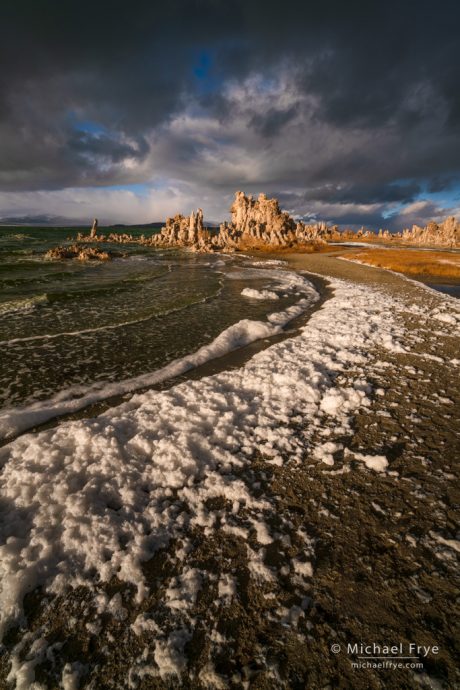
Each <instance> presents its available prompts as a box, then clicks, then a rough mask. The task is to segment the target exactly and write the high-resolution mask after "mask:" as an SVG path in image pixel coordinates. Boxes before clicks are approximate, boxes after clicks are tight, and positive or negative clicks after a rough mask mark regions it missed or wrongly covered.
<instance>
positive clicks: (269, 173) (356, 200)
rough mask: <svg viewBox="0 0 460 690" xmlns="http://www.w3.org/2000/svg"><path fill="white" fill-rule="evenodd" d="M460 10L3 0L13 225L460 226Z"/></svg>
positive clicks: (2, 70)
mask: <svg viewBox="0 0 460 690" xmlns="http://www.w3.org/2000/svg"><path fill="white" fill-rule="evenodd" d="M458 26H460V5H459V4H458V2H454V1H450V0H438V2H436V3H434V2H432V0H430V1H429V2H428V1H427V0H418V1H417V2H412V1H411V0H405V1H404V2H401V1H400V0H398V2H396V1H395V0H389V1H387V2H381V1H378V0H376V1H370V0H366V1H365V2H364V1H361V0H359V1H358V0H357V1H355V2H354V1H352V0H349V1H348V2H344V0H329V2H327V3H326V2H318V0H316V1H315V2H310V1H309V0H302V1H297V0H287V1H286V2H284V3H280V2H279V0H277V1H276V2H273V1H272V0H263V1H262V0H231V1H229V0H226V1H225V2H224V1H221V0H193V1H192V0H168V1H167V2H162V3H159V2H155V1H154V0H137V1H136V2H134V3H129V2H126V0H123V1H121V0H110V2H107V0H98V1H97V2H95V1H94V0H91V2H89V1H88V0H78V2H76V1H73V0H61V2H58V1H57V0H40V2H37V0H2V3H1V5H0V219H7V218H8V219H12V220H17V221H19V220H23V221H24V222H27V221H30V220H33V219H36V220H37V219H39V220H40V222H44V221H46V220H50V221H51V222H58V221H63V220H64V219H68V220H71V221H76V222H88V223H90V221H91V219H92V218H93V217H94V216H97V217H98V218H99V221H100V223H101V224H109V223H127V224H129V223H132V224H135V223H146V222H151V221H161V220H164V219H165V218H166V217H167V216H170V215H174V214H175V213H178V212H182V213H190V211H191V209H192V208H197V207H201V208H203V209H204V212H205V220H208V221H216V222H218V221H221V220H224V219H226V218H228V211H229V207H230V204H231V200H232V198H233V195H234V193H235V191H237V190H243V191H245V192H246V193H251V194H259V193H260V192H264V193H266V194H267V195H269V196H275V197H277V198H278V199H279V200H280V203H281V205H282V207H283V208H284V209H285V210H288V211H289V212H291V213H292V214H293V215H294V216H296V217H299V218H302V219H305V220H309V219H313V220H315V219H318V220H326V221H328V222H333V223H338V224H340V225H341V226H342V227H346V226H351V227H360V226H362V225H364V226H366V227H372V228H375V229H378V228H389V229H391V230H400V229H402V228H405V227H411V226H412V224H413V223H417V224H421V225H423V224H425V223H426V222H427V221H428V220H431V219H435V220H441V219H442V218H444V217H445V216H447V215H457V216H458V217H460V57H459V56H460V34H459V31H458Z"/></svg>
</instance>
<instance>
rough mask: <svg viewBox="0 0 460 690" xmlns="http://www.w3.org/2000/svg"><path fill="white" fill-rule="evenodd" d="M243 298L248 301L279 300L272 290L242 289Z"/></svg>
mask: <svg viewBox="0 0 460 690" xmlns="http://www.w3.org/2000/svg"><path fill="white" fill-rule="evenodd" d="M241 294H242V295H243V297H249V299H279V296H278V295H277V294H276V292H273V290H254V289H253V288H244V289H243V290H241Z"/></svg>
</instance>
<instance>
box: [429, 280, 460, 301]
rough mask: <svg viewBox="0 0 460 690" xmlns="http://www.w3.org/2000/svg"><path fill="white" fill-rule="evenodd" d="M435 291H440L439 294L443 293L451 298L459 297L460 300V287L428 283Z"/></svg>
mask: <svg viewBox="0 0 460 690" xmlns="http://www.w3.org/2000/svg"><path fill="white" fill-rule="evenodd" d="M427 285H429V286H430V287H431V288H433V290H438V292H443V293H444V294H446V295H450V296H451V297H457V298H458V299H460V285H448V284H442V283H427Z"/></svg>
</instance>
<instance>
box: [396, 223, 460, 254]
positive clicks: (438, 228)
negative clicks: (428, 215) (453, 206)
mask: <svg viewBox="0 0 460 690" xmlns="http://www.w3.org/2000/svg"><path fill="white" fill-rule="evenodd" d="M402 239H403V242H411V243H414V244H417V245H432V246H436V247H454V246H456V245H458V244H460V223H459V222H458V221H457V220H456V219H455V218H454V216H449V217H448V218H446V220H444V221H443V222H442V223H439V224H438V223H435V222H434V221H431V222H430V223H428V225H426V226H425V227H424V228H421V227H420V226H418V225H413V226H412V229H411V230H409V229H406V230H404V231H403V233H402Z"/></svg>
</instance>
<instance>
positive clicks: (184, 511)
mask: <svg viewBox="0 0 460 690" xmlns="http://www.w3.org/2000/svg"><path fill="white" fill-rule="evenodd" d="M257 257H258V258H261V255H260V254H259V253H257ZM264 258H269V256H268V255H267V256H265V257H264ZM284 258H286V259H287V260H288V262H289V265H290V266H292V267H294V268H295V269H296V270H298V271H306V272H311V273H316V274H318V273H319V274H321V275H322V276H323V278H324V279H325V280H327V281H328V282H329V283H330V287H329V290H330V291H331V292H330V297H329V299H326V300H325V301H324V302H323V303H322V304H321V306H320V307H319V308H317V309H316V310H315V311H314V313H313V314H312V315H311V317H310V318H309V319H308V320H307V322H306V323H305V324H303V325H302V326H301V327H299V331H300V332H299V333H298V334H295V335H294V336H293V337H289V338H286V339H284V340H282V341H280V342H277V343H275V344H273V345H271V346H270V347H268V348H266V349H263V350H261V351H260V352H258V353H257V354H256V355H255V356H253V357H252V358H250V359H248V360H247V361H246V362H245V363H244V365H243V367H242V368H241V367H237V368H235V369H226V370H223V371H220V372H219V373H212V375H209V376H205V377H203V378H199V379H198V378H197V379H196V380H192V379H191V378H190V379H189V378H187V380H184V381H183V382H181V383H178V384H177V385H174V386H172V387H171V388H169V389H168V390H163V391H154V390H149V391H147V392H145V393H144V394H135V395H134V396H133V397H132V398H131V400H130V401H129V402H126V403H125V404H123V405H121V406H119V407H118V408H112V409H109V410H107V411H106V412H105V413H104V414H102V415H101V416H100V417H98V418H95V419H87V420H80V421H74V422H66V423H65V424H62V425H60V426H58V427H56V428H52V429H48V430H47V431H43V432H41V433H37V434H28V435H27V437H20V438H18V439H17V440H16V441H14V442H12V443H11V444H9V448H8V449H7V448H4V449H3V451H2V457H3V459H5V457H6V456H5V452H6V451H8V453H9V454H10V456H9V458H7V459H6V464H5V466H4V468H5V469H4V478H5V480H6V481H7V495H8V500H12V501H13V505H14V504H15V501H17V500H18V497H17V496H16V494H15V492H16V491H17V488H16V487H18V486H23V487H24V488H23V489H21V491H25V492H26V493H29V494H30V495H32V496H40V497H42V498H41V499H40V500H38V503H37V502H36V503H34V504H32V505H31V506H27V507H24V510H25V511H26V512H25V513H24V514H19V513H18V514H16V513H14V515H15V520H16V521H17V522H16V523H14V524H18V525H21V526H22V529H25V530H26V532H27V529H32V528H31V527H29V524H31V525H33V532H34V539H35V540H38V542H39V543H42V544H43V543H44V542H43V540H45V543H46V545H47V548H48V550H47V551H45V553H46V554H47V556H46V558H47V560H46V561H45V563H44V564H43V565H42V564H41V561H34V558H35V556H34V553H33V551H31V552H30V555H29V558H30V559H32V560H31V562H30V563H29V566H28V567H29V578H30V577H32V576H34V577H35V578H37V580H36V581H37V582H38V583H41V584H42V585H43V586H44V587H47V589H48V594H47V602H45V601H44V599H43V597H42V596H40V595H39V594H38V593H35V594H34V593H31V594H26V597H25V599H24V610H25V614H26V616H27V626H26V627H24V628H21V627H19V628H17V627H15V626H14V625H13V627H12V628H10V630H9V632H8V633H7V637H6V648H7V650H8V653H9V657H10V659H12V660H13V677H15V678H16V679H17V678H18V677H19V675H18V674H20V673H22V674H23V676H24V674H25V673H26V671H27V672H28V673H29V676H28V677H29V678H33V675H32V676H31V675H30V674H35V677H36V678H37V679H39V680H41V681H42V682H48V680H49V678H50V677H51V676H52V674H53V673H54V674H55V677H58V676H56V674H59V673H61V672H62V673H64V671H63V670H62V669H63V667H64V666H65V664H68V665H69V668H70V670H71V671H72V672H74V673H75V674H76V677H77V678H78V677H79V674H80V675H81V678H82V680H83V679H85V682H87V681H89V680H91V681H92V682H94V683H96V684H97V685H98V687H101V688H105V687H108V683H109V680H110V682H111V683H115V684H117V685H116V686H117V687H123V686H124V687H126V686H127V683H128V675H127V674H128V672H129V674H130V675H129V682H131V681H132V682H134V681H136V683H137V682H138V681H140V679H142V678H145V677H146V676H147V677H151V678H152V682H153V683H155V687H157V688H158V689H163V688H164V689H165V690H166V688H168V687H170V684H171V682H174V683H175V686H176V687H189V685H187V683H189V681H190V678H192V677H193V678H196V679H197V683H196V684H195V685H196V687H197V688H198V687H199V685H198V683H200V682H205V679H206V678H207V679H208V685H209V687H212V688H218V687H225V686H226V685H225V684H226V683H228V682H229V680H230V678H234V677H236V676H235V674H238V678H239V680H238V682H239V683H240V684H242V683H247V682H250V681H251V679H253V678H254V675H253V674H254V673H256V676H257V679H258V682H259V684H261V687H277V688H278V687H279V688H286V690H287V688H289V687H292V684H293V683H294V682H296V679H297V680H298V679H299V678H301V679H302V682H303V683H304V684H305V685H306V686H307V687H316V686H318V687H323V686H324V685H325V684H327V683H329V684H330V685H331V686H333V687H334V686H335V685H337V683H338V679H339V678H340V679H341V682H342V683H345V682H348V683H349V686H350V687H356V688H358V689H360V690H361V688H362V689H363V690H364V688H367V687H371V686H372V684H375V683H376V682H377V681H379V682H381V683H384V682H385V676H384V672H382V671H371V670H364V671H363V673H362V675H361V674H360V676H359V680H358V677H357V676H356V672H353V670H352V668H351V666H350V660H349V659H348V658H347V657H346V655H345V654H339V655H334V654H331V652H330V643H331V640H334V641H337V640H338V641H339V642H340V644H341V645H342V646H343V645H346V644H348V643H353V642H356V641H357V640H365V641H368V642H372V641H379V640H381V637H382V626H383V628H384V633H385V639H387V638H388V639H389V640H391V641H395V642H396V641H403V642H404V643H406V642H407V643H409V642H417V643H423V644H432V645H438V646H439V648H440V650H441V652H440V655H439V657H436V658H434V657H431V658H430V659H428V660H426V661H425V668H424V670H423V672H422V673H421V674H420V673H419V674H418V675H417V679H418V680H419V681H420V682H421V683H422V687H423V684H425V687H429V684H430V683H431V680H430V679H433V680H436V682H438V683H440V684H441V686H442V687H453V686H454V684H455V682H456V680H457V679H458V675H457V673H458V672H457V670H456V666H455V658H454V653H453V650H452V629H451V624H450V620H451V616H450V611H451V607H452V606H453V602H454V599H455V593H456V586H455V578H456V571H455V563H454V560H453V556H454V555H455V550H456V549H457V544H458V542H456V541H455V520H456V518H455V516H454V514H453V512H452V510H451V505H452V502H453V500H454V495H453V491H454V487H453V485H452V479H453V477H454V476H455V474H454V473H455V463H456V462H457V457H456V454H455V443H456V441H457V439H456V436H455V422H454V420H453V418H452V415H453V414H454V413H455V409H456V408H455V405H456V404H457V405H458V403H459V401H460V386H459V384H458V378H457V379H455V377H453V376H452V373H453V370H454V369H455V370H456V368H457V367H458V364H460V362H458V360H455V357H456V353H457V352H458V335H456V334H455V323H457V324H458V322H459V321H460V312H459V310H458V305H457V303H456V302H455V300H454V299H452V300H450V299H449V298H446V297H444V296H443V295H442V294H441V293H436V292H434V291H431V290H429V291H427V290H426V289H424V288H423V287H422V286H420V285H418V284H417V283H414V282H412V281H405V280H403V279H402V277H401V276H398V275H394V274H391V273H388V272H386V271H381V272H376V271H375V269H371V268H366V267H363V266H362V265H354V264H351V263H349V262H343V261H340V260H338V259H337V258H336V257H333V256H330V255H323V256H320V255H295V254H294V255H293V256H289V257H288V256H286V257H284ZM314 269H316V270H314ZM454 315H455V318H454ZM456 315H458V320H457V316H456ZM454 361H456V363H454ZM38 468H39V471H38ZM20 477H22V484H21V482H20V481H19V478H20ZM37 482H38V484H37ZM70 487H71V488H70ZM66 492H67V494H66ZM69 492H70V493H69ZM66 495H67V499H66V500H63V496H66ZM15 496H16V497H15ZM13 499H14V500H13ZM55 511H58V512H57V513H56V512H55ZM29 513H30V514H29ZM12 524H13V523H12ZM42 525H43V528H44V527H45V526H46V530H47V531H45V532H42V529H43V528H42V527H41V526H42ZM75 530H76V533H75ZM50 534H52V535H53V537H54V539H53V540H52V541H51V542H49V544H48V542H47V541H46V540H47V539H50V537H49V536H46V535H50ZM85 545H86V546H85ZM14 548H15V542H11V546H10V549H12V553H13V554H14ZM9 558H11V556H9ZM69 559H70V560H69ZM7 562H8V563H11V566H10V567H11V568H13V569H14V568H15V567H16V566H15V561H14V559H13V560H11V561H7ZM45 565H46V568H45V569H44V570H43V569H42V568H43V567H44V566H45ZM77 565H78V569H77V570H75V568H76V566H77ZM56 568H57V571H56ZM69 568H71V570H68V569H69ZM94 570H96V572H98V573H99V578H96V579H95V578H94V575H91V573H92V572H93V571H94ZM56 572H57V573H58V577H60V578H61V579H60V580H59V579H58V581H57V582H56V583H55V584H54V588H51V589H50V585H49V578H50V577H51V578H53V577H54V576H55V575H53V573H56ZM70 573H72V575H70ZM75 574H76V575H77V576H78V578H77V580H74V576H75ZM9 577H11V574H10V575H9ZM21 577H22V574H21V571H20V570H19V572H16V573H15V575H14V581H15V582H16V585H17V587H18V588H19V591H21V584H20V583H21V582H22V580H21ZM5 581H6V582H7V581H8V577H6V579H5ZM29 581H30V580H29ZM51 581H52V582H54V580H53V579H52V580H51ZM85 583H86V584H85ZM69 584H71V585H72V586H73V587H74V589H68V585H69ZM88 584H91V587H89V588H88ZM16 591H17V590H16ZM136 592H137V594H136ZM376 592H378V596H376ZM414 592H415V593H416V594H415V596H414ZM4 613H8V609H7V608H4ZM10 613H11V612H10ZM426 615H428V616H429V617H430V621H431V625H430V627H429V629H428V630H427V625H426V619H425V616H426ZM197 621H199V624H197ZM408 621H410V623H411V635H412V636H413V639H410V640H409V639H408V633H407V622H408ZM26 631H28V633H29V637H27V635H26ZM53 636H55V637H56V636H57V638H58V639H66V640H70V641H71V645H72V646H71V647H68V646H66V647H64V649H63V650H61V651H56V652H55V657H53V659H54V660H53V662H52V663H51V666H50V664H49V663H48V666H47V665H46V663H44V660H43V659H44V657H43V656H42V657H41V656H40V654H41V652H40V651H39V647H37V646H36V647H35V649H36V650H38V651H35V652H34V651H32V645H33V644H34V641H36V640H37V639H38V637H40V639H42V638H43V639H44V640H45V641H46V643H47V644H48V645H49V644H51V643H52V640H53V639H55V637H53ZM21 645H25V646H21ZM46 648H47V647H46V645H45V647H42V648H40V649H46ZM145 648H146V649H147V655H146V656H145V657H143V656H142V654H143V651H142V650H143V649H145ZM69 649H70V650H71V649H74V650H80V651H79V652H77V653H76V654H73V656H72V654H71V653H70V652H69ZM24 653H26V656H24ZM27 653H28V656H27ZM253 659H258V662H257V666H256V668H255V670H254V667H251V666H248V664H253V663H254V662H252V661H251V660H253ZM77 661H78V662H80V661H81V662H82V664H83V665H84V664H87V665H88V666H87V668H86V670H84V669H83V666H82V667H81V668H80V666H78V664H77ZM1 668H2V669H3V670H0V678H1V677H2V674H3V678H5V677H6V674H7V672H8V665H7V661H6V655H5V656H4V658H3V661H2V666H1V667H0V669H1ZM37 674H38V675H37ZM50 674H51V675H50ZM392 678H393V682H394V687H395V688H396V687H401V686H403V685H404V684H406V685H408V684H410V683H415V682H416V681H415V677H414V675H413V673H412V672H411V671H409V670H406V669H404V670H398V671H395V674H394V675H393V676H392ZM182 683H185V685H182ZM189 684H190V683H189ZM192 687H195V686H194V685H193V686H192ZM24 690H25V686H24Z"/></svg>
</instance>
